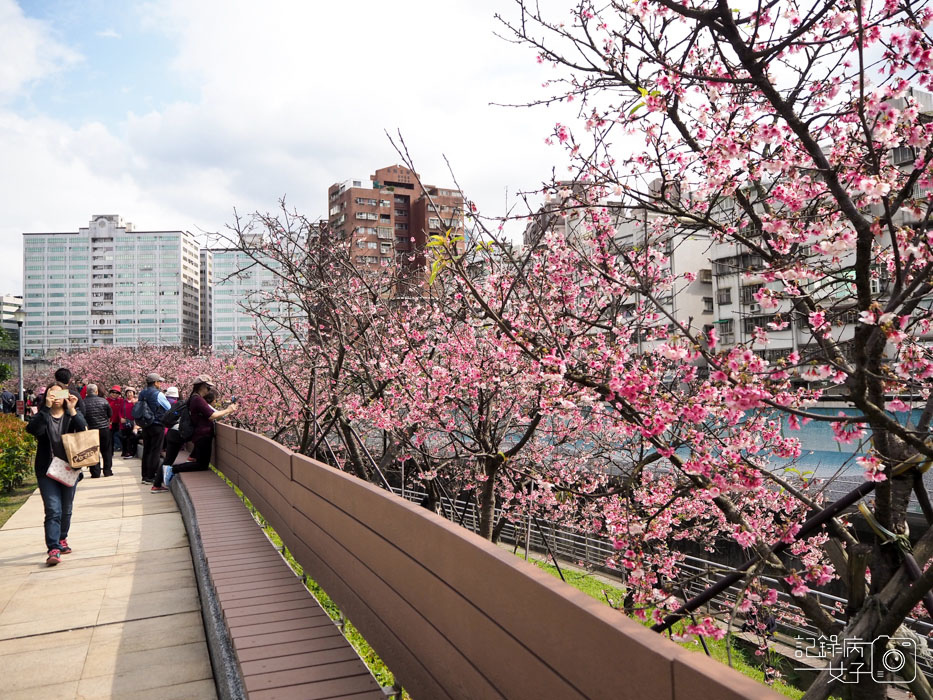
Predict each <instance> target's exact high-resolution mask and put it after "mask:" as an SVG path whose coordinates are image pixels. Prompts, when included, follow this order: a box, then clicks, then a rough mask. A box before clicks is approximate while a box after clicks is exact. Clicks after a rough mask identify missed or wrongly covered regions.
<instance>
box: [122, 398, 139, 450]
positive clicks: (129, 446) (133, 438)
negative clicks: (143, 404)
mask: <svg viewBox="0 0 933 700" xmlns="http://www.w3.org/2000/svg"><path fill="white" fill-rule="evenodd" d="M135 404H136V390H135V389H134V388H133V387H131V386H128V387H126V388H125V389H124V390H123V405H122V407H121V408H120V438H121V439H122V440H123V454H121V455H120V456H121V457H123V458H127V457H135V456H136V448H137V446H138V445H139V426H137V425H136V421H134V420H133V406H134V405H135Z"/></svg>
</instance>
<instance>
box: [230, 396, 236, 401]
mask: <svg viewBox="0 0 933 700" xmlns="http://www.w3.org/2000/svg"><path fill="white" fill-rule="evenodd" d="M230 403H236V394H234V395H233V396H231V397H230Z"/></svg>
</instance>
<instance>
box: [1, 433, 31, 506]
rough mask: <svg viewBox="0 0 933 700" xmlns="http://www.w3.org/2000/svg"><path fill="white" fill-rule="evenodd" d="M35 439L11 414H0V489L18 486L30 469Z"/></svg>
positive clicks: (10, 488) (8, 489) (4, 489)
mask: <svg viewBox="0 0 933 700" xmlns="http://www.w3.org/2000/svg"><path fill="white" fill-rule="evenodd" d="M35 454H36V439H35V438H34V437H33V436H32V435H30V434H29V433H27V432H26V424H25V423H24V422H23V421H22V420H20V419H19V418H17V417H16V416H11V415H0V491H10V490H12V489H14V488H16V487H17V486H20V485H21V484H22V483H23V481H24V480H25V478H26V476H27V475H28V474H29V470H30V469H32V466H33V459H34V458H35Z"/></svg>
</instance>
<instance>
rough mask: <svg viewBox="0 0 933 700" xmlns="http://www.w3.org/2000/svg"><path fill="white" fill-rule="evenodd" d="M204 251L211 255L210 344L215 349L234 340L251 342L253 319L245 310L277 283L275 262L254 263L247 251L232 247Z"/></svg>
mask: <svg viewBox="0 0 933 700" xmlns="http://www.w3.org/2000/svg"><path fill="white" fill-rule="evenodd" d="M205 252H207V253H209V254H210V256H211V257H212V258H213V274H214V285H213V287H214V292H213V300H212V302H211V344H212V345H213V347H214V349H215V350H229V349H232V348H234V347H236V345H237V343H238V342H243V343H247V344H249V343H252V342H254V341H255V340H256V331H255V328H254V327H253V325H254V323H255V318H254V317H253V316H252V315H251V314H250V313H248V311H247V310H248V309H249V307H250V305H252V304H260V303H263V298H262V296H261V295H262V293H263V292H264V291H272V290H273V289H275V288H276V286H277V285H278V277H277V276H276V275H275V273H274V270H275V267H276V263H275V261H272V260H270V261H269V262H268V263H267V264H266V265H257V264H256V263H255V261H254V260H253V258H252V257H251V256H250V254H248V253H245V252H244V251H242V250H237V249H235V248H230V249H225V248H213V249H210V250H206V251H202V256H203V254H204V253H205ZM202 260H203V257H202ZM273 306H275V305H273Z"/></svg>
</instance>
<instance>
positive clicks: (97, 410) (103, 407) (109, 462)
mask: <svg viewBox="0 0 933 700" xmlns="http://www.w3.org/2000/svg"><path fill="white" fill-rule="evenodd" d="M98 393H99V392H98V391H97V385H96V384H88V385H87V397H86V398H85V399H84V418H85V419H86V420H87V428H88V430H96V431H97V432H98V433H99V434H100V462H98V463H97V464H95V465H94V466H93V467H91V478H92V479H99V478H100V467H101V465H102V464H103V466H104V476H113V433H112V432H111V431H110V423H111V419H112V418H113V409H112V408H111V407H110V402H109V401H107V399H105V398H104V397H103V396H99V395H98Z"/></svg>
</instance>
